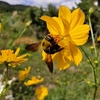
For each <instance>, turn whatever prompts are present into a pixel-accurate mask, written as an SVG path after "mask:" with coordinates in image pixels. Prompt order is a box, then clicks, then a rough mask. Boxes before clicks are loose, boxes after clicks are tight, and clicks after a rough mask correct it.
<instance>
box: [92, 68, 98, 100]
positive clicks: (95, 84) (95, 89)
mask: <svg viewBox="0 0 100 100" xmlns="http://www.w3.org/2000/svg"><path fill="white" fill-rule="evenodd" d="M92 74H93V80H94V85H93V90H92V100H95V98H96V91H97V80H96V70H95V68H93V67H92Z"/></svg>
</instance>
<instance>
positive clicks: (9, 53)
mask: <svg viewBox="0 0 100 100" xmlns="http://www.w3.org/2000/svg"><path fill="white" fill-rule="evenodd" d="M19 51H20V48H17V50H16V51H15V53H14V51H13V50H10V49H9V50H1V51H0V53H1V55H0V64H2V63H4V62H5V63H7V64H8V66H12V67H16V65H20V64H21V63H23V62H25V61H27V60H28V59H27V58H24V57H26V56H27V54H23V55H21V56H18V57H17V55H18V53H19Z"/></svg>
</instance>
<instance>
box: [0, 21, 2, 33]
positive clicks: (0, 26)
mask: <svg viewBox="0 0 100 100" xmlns="http://www.w3.org/2000/svg"><path fill="white" fill-rule="evenodd" d="M1 30H2V24H1V23H0V32H1Z"/></svg>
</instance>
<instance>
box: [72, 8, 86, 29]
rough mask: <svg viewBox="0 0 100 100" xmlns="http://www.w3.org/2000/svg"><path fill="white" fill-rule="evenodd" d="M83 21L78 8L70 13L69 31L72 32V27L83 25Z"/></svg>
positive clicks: (81, 13)
mask: <svg viewBox="0 0 100 100" xmlns="http://www.w3.org/2000/svg"><path fill="white" fill-rule="evenodd" d="M84 20H85V15H84V13H83V12H82V11H81V10H80V8H78V9H76V10H74V11H73V12H72V21H71V26H70V30H72V29H73V28H74V27H76V26H78V25H82V24H83V23H84Z"/></svg>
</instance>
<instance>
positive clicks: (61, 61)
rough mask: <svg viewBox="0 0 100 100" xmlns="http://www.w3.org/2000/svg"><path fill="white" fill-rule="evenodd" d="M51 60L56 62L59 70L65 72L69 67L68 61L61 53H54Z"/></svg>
mask: <svg viewBox="0 0 100 100" xmlns="http://www.w3.org/2000/svg"><path fill="white" fill-rule="evenodd" d="M53 60H54V61H56V62H57V67H58V68H59V70H65V69H67V68H68V67H69V66H70V60H69V59H68V58H66V57H64V55H63V54H62V53H61V52H58V53H56V54H55V55H54V56H53Z"/></svg>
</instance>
